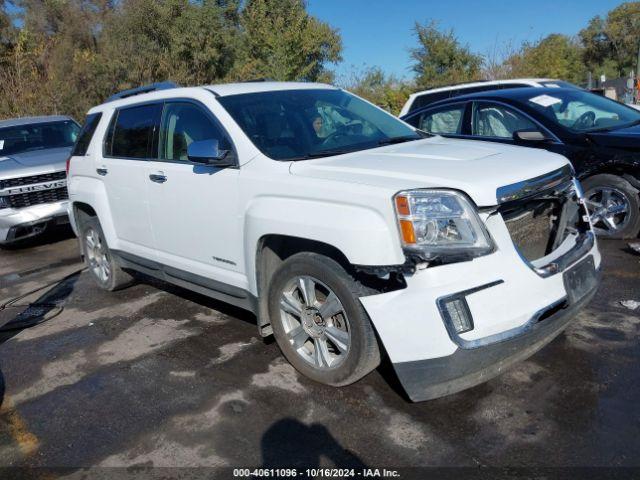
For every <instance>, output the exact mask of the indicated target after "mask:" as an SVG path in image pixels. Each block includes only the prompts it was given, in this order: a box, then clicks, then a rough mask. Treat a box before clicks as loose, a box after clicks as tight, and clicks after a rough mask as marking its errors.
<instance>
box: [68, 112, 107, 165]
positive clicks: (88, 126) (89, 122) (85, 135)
mask: <svg viewBox="0 0 640 480" xmlns="http://www.w3.org/2000/svg"><path fill="white" fill-rule="evenodd" d="M100 118H102V113H92V114H90V115H87V118H85V120H84V125H83V126H82V130H80V135H79V136H78V141H77V142H76V146H75V147H74V148H73V153H72V155H73V156H82V155H86V154H87V149H88V148H89V143H91V138H92V137H93V134H94V132H95V131H96V128H98V123H100Z"/></svg>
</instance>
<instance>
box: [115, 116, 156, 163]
mask: <svg viewBox="0 0 640 480" xmlns="http://www.w3.org/2000/svg"><path fill="white" fill-rule="evenodd" d="M161 110H162V105H161V104H153V105H140V106H137V107H129V108H122V109H120V110H119V111H118V112H117V118H116V120H115V124H114V127H113V133H112V135H113V137H112V140H111V142H107V145H108V146H109V143H111V145H110V147H111V155H112V156H114V157H122V158H150V157H152V156H153V151H152V143H153V138H154V133H155V131H156V128H155V127H156V125H157V124H158V121H159V116H160V112H161ZM110 133H111V132H110ZM107 148H108V147H107ZM107 153H108V149H107Z"/></svg>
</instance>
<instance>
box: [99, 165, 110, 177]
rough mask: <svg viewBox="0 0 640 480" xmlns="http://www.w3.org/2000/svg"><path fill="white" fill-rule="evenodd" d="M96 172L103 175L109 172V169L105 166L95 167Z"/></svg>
mask: <svg viewBox="0 0 640 480" xmlns="http://www.w3.org/2000/svg"><path fill="white" fill-rule="evenodd" d="M96 173H97V174H98V175H102V176H103V177H104V176H105V175H106V174H107V173H109V170H107V169H106V168H104V167H102V168H96Z"/></svg>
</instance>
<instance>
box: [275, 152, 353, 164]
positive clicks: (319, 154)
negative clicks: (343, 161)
mask: <svg viewBox="0 0 640 480" xmlns="http://www.w3.org/2000/svg"><path fill="white" fill-rule="evenodd" d="M354 151H355V150H338V149H336V150H320V151H319V152H309V153H306V154H304V155H300V156H299V157H293V158H287V160H288V161H291V162H295V161H297V160H310V159H312V158H322V157H331V156H333V155H343V154H345V153H351V152H354Z"/></svg>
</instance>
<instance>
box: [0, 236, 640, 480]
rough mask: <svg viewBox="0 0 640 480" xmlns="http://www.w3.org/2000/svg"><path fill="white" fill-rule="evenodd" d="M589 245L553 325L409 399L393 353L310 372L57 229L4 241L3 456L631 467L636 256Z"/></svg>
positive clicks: (241, 317)
mask: <svg viewBox="0 0 640 480" xmlns="http://www.w3.org/2000/svg"><path fill="white" fill-rule="evenodd" d="M601 250H602V252H603V256H604V279H603V284H602V286H601V287H600V290H599V293H598V295H597V297H596V298H595V299H594V300H593V301H592V303H591V304H590V305H589V306H588V308H587V309H585V310H584V311H582V312H581V313H580V314H579V315H578V316H577V317H576V319H575V321H574V322H573V323H572V324H571V325H570V327H569V328H568V330H567V331H566V332H565V333H564V334H563V335H561V336H560V337H558V338H557V339H555V340H554V341H553V342H552V343H551V344H549V345H548V346H547V347H545V348H544V349H543V350H541V351H540V352H538V353H537V354H535V355H534V356H533V357H531V358H530V359H529V360H527V361H524V362H522V363H520V364H518V365H516V366H514V367H513V368H511V369H510V370H508V371H507V372H506V373H504V374H503V375H501V376H500V377H498V378H496V379H494V380H491V381H489V382H487V383H485V384H483V385H480V386H478V387H475V388H473V389H470V390H467V391H465V392H462V393H459V394H456V395H452V396H449V397H445V398H442V399H438V400H433V401H428V402H423V403H417V404H415V403H410V402H409V401H408V400H407V399H406V397H405V396H404V394H403V392H402V390H401V389H400V388H399V387H398V385H397V381H396V380H395V377H394V375H393V372H392V371H391V370H390V369H389V368H388V367H387V366H383V367H382V368H380V369H379V370H378V371H376V372H373V373H372V374H370V375H369V376H367V377H366V378H365V379H363V380H362V381H360V382H358V383H356V384H354V385H351V386H349V387H345V388H339V389H336V388H330V387H326V386H323V385H319V384H315V383H313V382H312V381H310V380H308V379H306V378H304V377H302V376H300V375H299V374H298V373H297V372H296V371H295V370H294V369H293V368H292V367H291V366H290V365H289V364H288V363H287V362H286V361H285V360H284V359H283V358H282V356H281V355H280V352H279V350H278V347H277V345H276V344H275V342H273V341H265V340H263V339H261V338H260V337H259V336H258V333H257V328H256V326H255V318H254V317H253V316H252V315H251V314H248V313H246V312H243V311H241V310H238V309H236V308H234V307H231V306H228V305H225V304H222V303H219V302H216V301H213V300H210V299H208V298H205V297H202V296H199V295H196V294H193V293H191V292H188V291H186V290H182V289H179V288H176V287H173V286H170V285H166V284H163V283H161V282H157V281H153V280H148V279H144V278H142V279H141V280H140V282H139V283H137V284H136V285H134V286H133V287H130V288H128V289H126V290H123V291H119V292H116V293H107V292H103V291H100V290H99V289H98V288H97V287H96V286H95V285H94V284H93V282H92V280H91V278H90V277H89V275H88V273H87V272H86V271H84V272H83V271H81V269H82V267H83V266H82V264H81V261H80V257H79V253H78V247H77V242H76V240H75V238H73V237H72V236H71V235H70V234H69V233H68V232H67V231H58V232H55V233H52V234H49V235H47V237H45V238H43V239H39V240H36V241H32V242H30V243H29V244H25V245H21V246H19V247H17V248H12V249H4V250H0V304H3V303H5V302H7V301H9V300H11V299H17V300H16V302H15V303H14V304H13V305H11V306H9V307H7V308H5V309H4V310H3V311H0V324H6V323H7V322H10V327H11V326H13V328H14V329H12V330H9V331H4V332H1V333H0V342H2V343H0V398H1V399H2V407H1V409H0V466H23V467H39V466H46V467H71V468H78V467H90V466H118V467H135V466H143V467H144V466H146V467H148V466H156V467H160V466H164V467H176V466H191V467H193V466H305V467H308V466H334V465H335V466H354V467H362V466H376V467H381V466H394V467H402V466H423V465H429V466H469V467H478V466H501V467H503V466H512V467H536V466H608V467H612V466H614V467H615V466H639V465H640V407H639V405H640V362H639V360H640V342H639V336H638V333H639V331H640V308H638V309H637V310H635V311H634V310H631V309H628V308H626V307H624V306H622V305H621V304H620V302H621V301H624V300H638V301H640V255H638V254H636V253H634V252H633V251H631V250H630V249H628V248H627V247H626V244H625V243H624V242H620V241H604V242H601ZM63 278H64V279H65V280H63V281H62V282H60V283H56V282H58V281H59V280H60V279H63ZM44 285H51V286H50V287H49V288H45V289H43V290H39V291H37V292H34V293H32V294H31V295H30V296H27V297H26V298H22V299H19V298H18V297H20V296H22V295H24V294H28V293H29V292H32V291H33V290H35V289H37V288H39V287H42V286H44ZM34 324H35V325H34ZM28 325H34V326H31V327H27V328H23V327H26V326H28ZM6 328H7V327H6V326H5V330H6Z"/></svg>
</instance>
